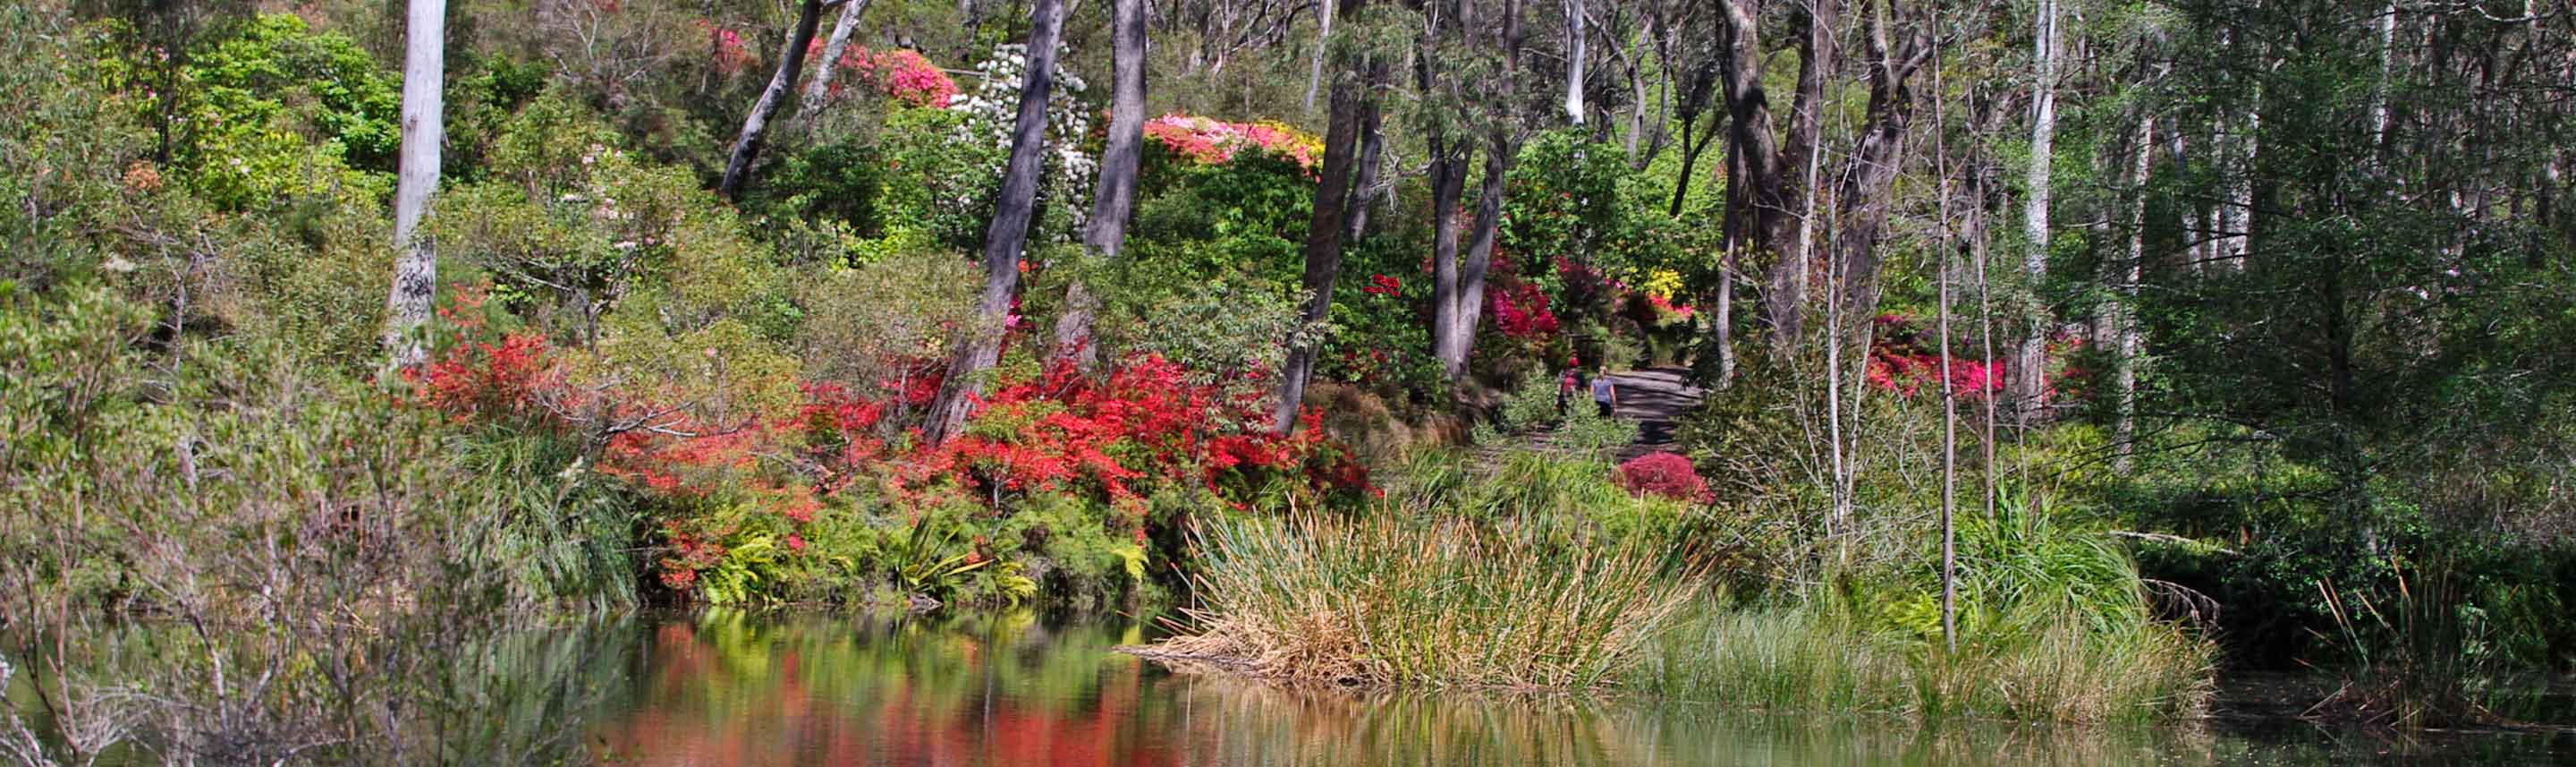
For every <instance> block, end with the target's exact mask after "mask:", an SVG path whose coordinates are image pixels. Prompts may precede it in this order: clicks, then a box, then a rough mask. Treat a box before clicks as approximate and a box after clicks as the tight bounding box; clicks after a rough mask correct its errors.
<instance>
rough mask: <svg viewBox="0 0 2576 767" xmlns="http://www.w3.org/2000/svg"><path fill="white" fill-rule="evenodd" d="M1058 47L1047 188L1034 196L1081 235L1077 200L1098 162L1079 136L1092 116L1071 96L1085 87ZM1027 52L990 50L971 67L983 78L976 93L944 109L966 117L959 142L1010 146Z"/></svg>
mask: <svg viewBox="0 0 2576 767" xmlns="http://www.w3.org/2000/svg"><path fill="white" fill-rule="evenodd" d="M1058 45H1059V50H1058V52H1057V56H1056V66H1055V87H1056V88H1058V89H1059V92H1058V93H1056V94H1055V95H1053V96H1051V97H1049V98H1048V99H1047V130H1046V144H1047V151H1048V153H1049V154H1050V155H1051V157H1050V159H1049V160H1048V163H1047V164H1048V166H1049V167H1048V170H1047V178H1046V180H1045V182H1046V187H1047V190H1046V191H1042V192H1041V193H1040V194H1039V197H1040V198H1041V199H1053V200H1057V202H1056V203H1055V204H1056V205H1057V206H1059V207H1060V208H1061V210H1062V213H1063V216H1064V219H1063V220H1065V221H1068V222H1071V223H1072V224H1073V228H1072V229H1071V230H1069V231H1080V230H1081V227H1082V224H1083V219H1084V218H1085V217H1087V216H1089V215H1091V207H1090V206H1089V205H1088V204H1085V203H1082V202H1078V201H1080V200H1087V199H1089V198H1088V196H1087V195H1088V190H1089V189H1090V188H1091V178H1092V174H1093V173H1095V172H1097V171H1098V170H1099V165H1100V161H1099V160H1098V159H1097V158H1094V157H1092V156H1091V155H1089V154H1086V153H1084V152H1083V151H1082V142H1083V139H1084V137H1086V136H1089V135H1091V117H1090V116H1089V115H1088V114H1086V113H1085V112H1084V111H1083V109H1082V106H1081V102H1082V100H1081V99H1079V98H1075V96H1076V95H1077V94H1080V93H1082V91H1083V90H1084V89H1085V87H1086V86H1085V85H1084V83H1083V81H1082V78H1081V77H1080V76H1078V75H1075V74H1074V73H1073V72H1071V71H1069V70H1066V69H1065V68H1064V61H1065V59H1066V58H1067V57H1066V56H1064V55H1063V53H1064V51H1063V50H1061V46H1062V44H1061V43H1059V44H1058ZM1028 50H1029V47H1028V46H1027V45H1023V44H1016V43H1013V44H1005V45H999V46H995V47H994V48H993V55H992V57H991V58H988V59H985V60H984V62H983V63H982V64H978V65H976V67H975V68H976V71H977V72H979V73H980V74H981V75H982V77H981V78H980V80H979V84H978V85H977V86H976V88H975V91H974V92H973V93H969V94H964V95H960V96H957V97H954V98H951V99H950V100H949V102H948V108H949V109H952V110H956V111H958V112H960V113H963V114H965V115H966V117H967V120H966V125H965V126H964V128H963V130H964V134H963V135H960V136H959V138H960V139H964V140H970V141H983V142H986V143H987V144H990V145H994V146H1000V147H1004V148H1005V149H1007V148H1008V147H1010V145H1011V131H1012V129H1013V128H1014V127H1015V126H1014V123H1016V122H1018V119H1019V112H1020V84H1021V82H1022V80H1023V78H1025V77H1027V76H1028V69H1029V53H1028ZM1073 190H1084V191H1083V192H1080V193H1076V192H1074V191H1073ZM1058 192H1061V193H1058Z"/></svg>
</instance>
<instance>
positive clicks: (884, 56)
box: [833, 47, 957, 109]
mask: <svg viewBox="0 0 2576 767" xmlns="http://www.w3.org/2000/svg"><path fill="white" fill-rule="evenodd" d="M841 66H843V67H846V68H848V69H849V70H850V71H852V72H855V73H857V74H859V76H860V77H861V78H863V79H864V80H865V81H866V82H868V83H870V84H872V85H875V86H876V88H877V91H878V92H880V93H883V94H885V95H886V96H887V97H889V98H892V99H894V100H895V101H898V102H901V103H903V104H905V105H907V106H915V107H924V108H929V109H946V108H948V104H949V102H950V101H953V100H955V99H956V97H957V82H956V81H954V80H950V79H948V73H947V72H944V71H941V70H940V69H939V65H937V64H932V63H930V60H929V59H926V58H923V57H922V56H921V54H920V53H919V52H917V51H913V50H911V49H897V50H892V51H885V52H874V51H870V50H868V49H866V48H857V47H852V48H845V49H843V51H842V53H841ZM839 87H840V86H839V85H837V84H836V85H834V86H833V88H834V89H835V90H838V89H839Z"/></svg>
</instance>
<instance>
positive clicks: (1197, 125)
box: [1145, 114, 1324, 172]
mask: <svg viewBox="0 0 2576 767" xmlns="http://www.w3.org/2000/svg"><path fill="white" fill-rule="evenodd" d="M1145 137H1146V138H1150V139H1153V140H1155V141H1158V142H1161V143H1162V144H1163V146H1164V147H1165V148H1167V149H1170V150H1172V152H1173V153H1174V154H1178V155H1180V156H1183V157H1187V158H1189V159H1190V160H1191V161H1192V162H1196V163H1199V164H1201V165H1219V164H1223V163H1225V162H1227V161H1229V160H1233V159H1234V155H1235V153H1236V152H1240V151H1242V150H1243V148H1244V147H1258V148H1260V149H1262V150H1264V151H1269V152H1275V153H1278V154H1282V155H1287V156H1288V157H1289V158H1291V159H1294V160H1296V161H1297V165H1298V167H1301V168H1305V169H1306V170H1307V171H1308V172H1313V171H1314V169H1315V163H1316V162H1317V161H1318V160H1320V159H1321V158H1322V157H1323V156H1324V142H1323V141H1322V140H1321V139H1318V138H1315V137H1314V136H1313V135H1310V134H1307V133H1306V132H1304V131H1300V130H1298V129H1296V128H1293V127H1290V126H1287V125H1282V124H1279V123H1274V122H1257V123H1236V122H1225V121H1223V120H1218V119H1214V118H1209V117H1198V116H1194V115H1184V114H1168V115H1164V116H1161V117H1157V118H1154V119H1152V120H1147V121H1145Z"/></svg>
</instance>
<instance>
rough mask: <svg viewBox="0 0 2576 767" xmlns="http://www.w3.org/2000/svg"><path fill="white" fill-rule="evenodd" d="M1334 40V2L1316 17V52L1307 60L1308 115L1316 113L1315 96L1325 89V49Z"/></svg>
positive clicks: (1306, 110) (1329, 3) (1327, 4)
mask: <svg viewBox="0 0 2576 767" xmlns="http://www.w3.org/2000/svg"><path fill="white" fill-rule="evenodd" d="M1332 39H1333V0H1324V12H1323V14H1322V15H1320V16H1317V17H1315V52H1314V53H1313V54H1311V55H1309V56H1308V57H1307V60H1306V107H1305V112H1306V114H1314V113H1315V95H1316V94H1317V93H1319V92H1321V91H1323V89H1324V49H1325V48H1326V47H1327V45H1328V44H1329V43H1330V42H1332Z"/></svg>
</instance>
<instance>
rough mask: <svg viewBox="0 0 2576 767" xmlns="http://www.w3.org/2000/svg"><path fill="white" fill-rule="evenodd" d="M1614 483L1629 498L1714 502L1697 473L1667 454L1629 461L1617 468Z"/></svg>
mask: <svg viewBox="0 0 2576 767" xmlns="http://www.w3.org/2000/svg"><path fill="white" fill-rule="evenodd" d="M1617 479H1618V482H1619V486H1620V487H1621V488H1625V489H1626V490H1627V491H1628V492H1629V493H1630V494H1632V495H1639V496H1645V495H1653V496H1658V497H1663V498H1670V499H1673V500H1676V501H1691V502H1694V503H1706V502H1708V501H1710V500H1713V499H1715V498H1716V494H1715V493H1713V492H1711V491H1710V490H1709V489H1708V483H1707V482H1705V481H1702V480H1701V479H1700V476H1699V470H1698V469H1697V468H1695V467H1693V466H1691V461H1690V459H1689V458H1684V457H1682V456H1680V455H1679V454H1675V453H1668V452H1660V451H1659V452H1653V453H1647V454H1645V455H1641V456H1637V457H1635V458H1630V459H1628V461H1627V462H1626V463H1621V464H1619V469H1618V477H1617Z"/></svg>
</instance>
